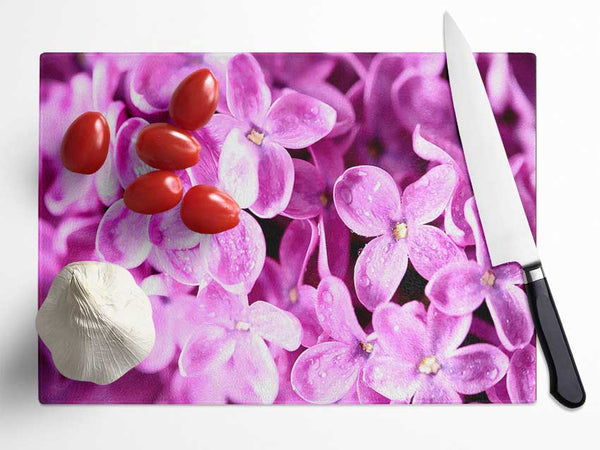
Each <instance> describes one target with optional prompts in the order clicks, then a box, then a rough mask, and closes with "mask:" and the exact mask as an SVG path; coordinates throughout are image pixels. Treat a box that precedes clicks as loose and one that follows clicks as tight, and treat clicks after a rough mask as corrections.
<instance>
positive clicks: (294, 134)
mask: <svg viewBox="0 0 600 450" xmlns="http://www.w3.org/2000/svg"><path fill="white" fill-rule="evenodd" d="M335 121H336V112H335V109H333V108H332V107H331V106H329V105H327V104H325V103H323V102H322V101H319V100H317V99H315V98H313V97H309V96H308V95H304V94H300V93H298V92H293V91H290V92H287V93H285V94H283V95H282V96H281V97H279V98H278V99H277V100H275V102H274V103H273V105H272V106H271V109H269V112H268V113H267V118H266V121H265V125H264V127H265V130H266V132H267V138H268V139H271V140H273V141H274V142H277V143H278V144H280V145H282V146H283V147H286V148H292V149H296V148H305V147H308V146H309V145H311V144H314V143H315V142H317V141H318V140H319V139H321V138H323V137H325V136H326V135H327V134H329V132H330V131H331V130H332V129H333V126H334V125H335Z"/></svg>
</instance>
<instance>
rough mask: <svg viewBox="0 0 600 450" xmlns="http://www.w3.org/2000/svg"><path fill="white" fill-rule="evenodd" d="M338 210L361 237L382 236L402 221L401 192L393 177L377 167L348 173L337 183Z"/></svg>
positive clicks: (335, 196)
mask: <svg viewBox="0 0 600 450" xmlns="http://www.w3.org/2000/svg"><path fill="white" fill-rule="evenodd" d="M333 198H334V202H335V207H336V209H337V212H338V214H339V216H340V218H341V219H342V220H343V221H344V223H345V224H346V226H348V228H350V229H351V230H352V231H354V232H355V233H357V234H360V235H361V236H378V235H380V234H383V233H385V232H386V231H389V230H390V229H391V227H392V221H394V220H396V219H400V215H401V211H400V193H399V192H398V188H397V186H396V184H395V183H394V180H393V179H392V177H391V176H390V175H389V174H388V173H387V172H386V171H384V170H382V169H380V168H379V167H375V166H356V167H352V168H350V169H348V170H346V171H345V172H344V173H343V174H342V175H341V176H340V177H339V178H338V179H337V181H336V182H335V186H334V190H333Z"/></svg>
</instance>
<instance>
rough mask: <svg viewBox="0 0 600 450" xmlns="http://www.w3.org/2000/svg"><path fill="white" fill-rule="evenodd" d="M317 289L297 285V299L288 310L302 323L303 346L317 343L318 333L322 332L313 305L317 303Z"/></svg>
mask: <svg viewBox="0 0 600 450" xmlns="http://www.w3.org/2000/svg"><path fill="white" fill-rule="evenodd" d="M317 295H318V294H317V290H316V289H315V288H314V287H312V286H308V285H305V284H304V285H302V286H299V287H298V300H297V301H296V303H295V304H293V305H292V306H291V307H290V308H289V311H290V312H291V313H292V314H294V315H295V316H296V317H297V318H298V320H299V321H300V323H301V324H302V339H301V341H302V342H301V343H302V345H303V346H304V347H312V346H313V345H315V344H316V343H317V340H318V338H319V335H320V334H321V333H322V332H323V329H322V328H321V325H320V324H319V320H318V319H317V313H316V311H315V309H316V308H315V305H316V303H317Z"/></svg>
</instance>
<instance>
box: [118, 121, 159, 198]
mask: <svg viewBox="0 0 600 450" xmlns="http://www.w3.org/2000/svg"><path fill="white" fill-rule="evenodd" d="M147 125H148V122H146V121H145V120H144V119H140V118H138V117H133V118H131V119H128V120H126V121H125V122H124V123H123V125H121V128H119V132H118V133H117V142H116V145H115V167H116V169H117V175H118V177H119V181H120V182H121V187H123V189H126V188H127V187H128V186H129V185H130V184H131V183H133V181H134V180H135V179H136V178H137V177H139V176H140V175H144V174H146V173H148V172H152V171H153V170H154V169H153V168H152V167H150V166H149V165H148V164H146V163H145V162H143V161H142V160H141V159H140V158H139V157H138V155H137V151H136V149H135V143H136V142H137V137H138V135H139V133H140V131H142V129H143V128H144V127H146V126H147Z"/></svg>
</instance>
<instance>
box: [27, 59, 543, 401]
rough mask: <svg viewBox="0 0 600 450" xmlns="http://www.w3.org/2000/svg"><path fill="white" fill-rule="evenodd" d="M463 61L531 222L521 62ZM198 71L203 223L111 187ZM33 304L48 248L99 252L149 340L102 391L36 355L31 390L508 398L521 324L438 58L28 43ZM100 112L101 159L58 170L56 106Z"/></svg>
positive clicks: (525, 378)
mask: <svg viewBox="0 0 600 450" xmlns="http://www.w3.org/2000/svg"><path fill="white" fill-rule="evenodd" d="M477 61H478V64H479V67H480V70H481V73H482V76H483V78H484V81H485V84H486V88H487V91H488V95H489V97H490V101H491V103H492V107H493V109H494V112H495V114H496V118H497V121H498V124H499V127H500V131H501V134H502V138H503V140H504V143H505V146H506V150H507V153H508V156H509V158H510V164H511V167H512V169H513V173H514V175H515V179H516V181H517V185H518V188H519V192H520V194H521V198H522V200H523V204H524V206H525V209H526V212H527V215H528V218H529V220H530V225H531V227H532V230H534V231H535V110H534V105H535V57H534V56H533V55H531V54H480V55H478V57H477ZM201 67H208V68H209V69H211V70H212V72H213V73H214V74H215V76H216V77H217V79H218V80H219V84H220V102H219V107H218V110H217V114H216V115H215V116H214V117H213V119H212V120H211V121H210V122H209V123H208V125H207V126H206V127H204V128H202V129H200V130H197V131H195V132H194V135H195V137H196V138H197V139H198V140H199V142H200V143H201V145H202V152H201V158H200V162H199V163H198V164H197V165H196V166H194V167H192V168H190V169H188V170H186V171H181V172H178V174H179V175H180V177H181V179H182V181H183V184H184V187H185V189H189V188H190V187H191V186H194V185H196V184H209V185H214V186H218V187H219V188H221V189H223V190H224V191H226V192H228V193H229V194H230V195H231V196H232V197H233V198H235V200H236V201H237V202H238V203H239V205H240V206H241V207H242V208H243V210H242V213H241V218H240V219H241V220H240V224H239V225H238V226H237V227H235V228H233V229H231V230H229V231H226V232H223V233H220V234H215V235H201V234H197V233H194V232H192V231H190V230H188V229H187V228H186V227H185V226H184V225H183V223H182V222H181V219H180V217H179V209H178V208H175V209H173V210H171V211H168V212H165V213H161V214H156V215H153V216H144V215H140V214H137V213H134V212H131V211H130V210H128V209H127V208H126V207H125V205H124V203H123V200H122V193H123V190H124V188H126V187H127V186H128V185H129V184H130V183H131V182H132V181H133V180H134V179H135V178H136V177H137V176H139V175H141V174H143V173H146V172H148V171H150V170H152V169H151V168H150V167H148V166H146V165H145V164H144V163H143V162H142V161H141V160H139V159H138V157H137V155H136V151H135V142H136V139H137V135H138V134H139V132H140V130H141V129H142V128H143V127H144V126H145V125H147V124H148V123H152V122H159V121H168V120H169V119H168V103H169V99H170V96H171V94H172V92H173V90H174V89H175V87H176V86H177V85H178V83H179V82H180V81H181V80H182V79H183V78H184V77H185V76H187V75H188V74H189V73H191V72H193V71H194V70H196V69H198V68H201ZM40 98H41V100H40V161H41V164H40V205H39V236H40V240H39V246H40V258H39V302H40V303H41V302H42V301H43V299H44V298H45V296H46V294H47V292H48V289H49V286H50V283H51V282H52V280H53V278H54V276H55V275H56V274H57V273H58V271H59V270H60V269H61V268H62V267H63V266H64V265H66V264H68V263H70V262H73V261H78V260H106V261H110V262H113V263H116V264H119V265H121V266H123V267H125V268H127V269H129V270H130V271H131V273H132V274H133V276H134V277H135V279H136V281H137V282H138V283H139V284H140V286H141V287H142V288H143V289H144V291H145V292H146V293H147V294H148V296H149V297H150V300H151V303H152V309H153V318H154V322H155V327H156V344H155V346H154V349H153V351H152V352H151V354H150V355H149V356H148V358H146V359H145V360H144V361H143V362H142V363H141V364H140V365H138V366H137V367H136V368H134V369H132V370H131V371H130V372H128V373H127V374H126V375H125V376H123V377H122V378H121V379H119V380H117V381H116V382H114V383H112V384H110V385H107V386H98V385H94V384H91V383H83V382H76V381H72V380H69V379H66V378H64V377H62V376H61V375H60V374H59V373H58V372H57V371H56V369H55V367H54V365H53V363H52V359H51V355H50V353H49V351H48V349H47V348H46V347H45V346H44V345H43V344H42V343H40V351H39V386H40V401H42V402H43V403H207V404H215V403H261V404H263V403H264V404H269V403H299V404H301V403H317V404H331V403H475V402H476V403H490V402H491V403H529V402H533V401H535V396H536V389H535V386H536V372H535V347H534V345H535V340H534V334H533V325H532V322H531V318H530V315H529V311H528V308H527V301H526V297H525V294H524V291H523V288H522V278H521V277H522V275H521V271H520V268H519V267H518V266H517V265H514V264H506V265H503V266H499V267H491V265H490V261H489V256H488V254H487V249H486V245H485V240H484V237H483V235H482V232H481V229H480V224H479V220H478V215H477V207H476V204H475V201H474V199H473V195H472V192H471V187H470V184H469V178H468V174H467V170H466V166H465V162H464V158H463V154H462V150H461V147H460V141H459V139H458V135H457V129H456V123H455V118H454V113H453V110H452V102H451V97H450V90H449V86H448V81H447V75H446V72H445V59H444V55H443V54H425V53H424V54H418V53H407V54H266V53H263V54H253V55H251V54H44V55H42V57H41V84H40ZM88 110H94V111H100V112H102V113H103V114H104V115H105V116H106V118H107V120H108V122H109V124H110V129H111V145H110V150H109V158H108V159H107V161H106V163H105V164H104V166H103V167H102V169H101V170H100V171H99V172H97V173H96V174H94V175H78V174H74V173H71V172H68V171H67V170H66V169H64V168H63V167H62V165H61V163H60V155H59V153H60V142H61V139H62V136H63V134H64V132H65V130H66V129H67V127H68V126H69V124H70V123H71V121H72V120H73V119H75V118H76V117H77V116H79V115H80V114H82V113H83V112H85V111H88Z"/></svg>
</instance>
